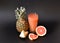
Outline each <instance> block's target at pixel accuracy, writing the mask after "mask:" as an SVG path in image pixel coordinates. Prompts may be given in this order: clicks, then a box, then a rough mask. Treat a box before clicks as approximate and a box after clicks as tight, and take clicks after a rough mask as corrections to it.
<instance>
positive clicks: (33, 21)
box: [28, 13, 38, 32]
mask: <svg viewBox="0 0 60 43" xmlns="http://www.w3.org/2000/svg"><path fill="white" fill-rule="evenodd" d="M28 22H29V26H30V31H31V32H35V29H36V27H37V23H38V14H36V13H30V14H29V15H28Z"/></svg>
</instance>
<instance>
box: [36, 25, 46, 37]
mask: <svg viewBox="0 0 60 43" xmlns="http://www.w3.org/2000/svg"><path fill="white" fill-rule="evenodd" d="M46 32H47V30H46V28H45V27H44V26H38V27H37V28H36V33H37V35H38V36H44V35H45V34H46Z"/></svg>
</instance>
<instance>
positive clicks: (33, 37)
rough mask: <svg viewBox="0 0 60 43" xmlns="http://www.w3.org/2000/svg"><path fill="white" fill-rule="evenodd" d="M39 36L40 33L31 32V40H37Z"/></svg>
mask: <svg viewBox="0 0 60 43" xmlns="http://www.w3.org/2000/svg"><path fill="white" fill-rule="evenodd" d="M37 38H38V35H36V34H33V33H30V34H29V39H30V40H35V39H37Z"/></svg>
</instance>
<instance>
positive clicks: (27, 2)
mask: <svg viewBox="0 0 60 43" xmlns="http://www.w3.org/2000/svg"><path fill="white" fill-rule="evenodd" d="M21 5H22V6H24V7H25V8H26V9H27V14H29V13H30V12H36V13H38V15H39V23H38V25H43V26H45V27H46V28H47V34H46V35H45V36H44V37H39V38H38V39H37V40H35V41H30V40H29V39H28V38H26V39H21V38H19V33H18V32H17V30H16V26H15V25H16V24H15V23H16V19H15V14H14V10H15V9H16V7H18V6H21ZM0 43H60V1H58V0H57V1H53V0H35V1H33V0H5V1H4V0H1V1H0Z"/></svg>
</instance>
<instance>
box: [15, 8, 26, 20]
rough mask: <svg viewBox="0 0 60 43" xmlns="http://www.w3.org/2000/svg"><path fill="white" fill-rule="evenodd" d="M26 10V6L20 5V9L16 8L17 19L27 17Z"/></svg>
mask: <svg viewBox="0 0 60 43" xmlns="http://www.w3.org/2000/svg"><path fill="white" fill-rule="evenodd" d="M25 11H26V9H25V8H24V7H20V9H19V8H17V9H16V10H15V16H16V19H19V18H24V17H25V14H26V12H25Z"/></svg>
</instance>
